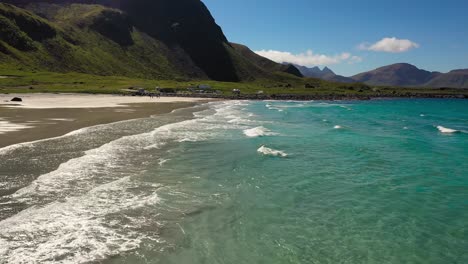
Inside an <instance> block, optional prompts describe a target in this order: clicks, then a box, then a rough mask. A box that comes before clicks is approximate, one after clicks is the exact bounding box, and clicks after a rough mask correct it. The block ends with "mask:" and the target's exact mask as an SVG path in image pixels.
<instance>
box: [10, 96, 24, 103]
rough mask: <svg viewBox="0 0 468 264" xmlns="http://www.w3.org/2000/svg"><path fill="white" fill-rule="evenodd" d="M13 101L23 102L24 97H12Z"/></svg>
mask: <svg viewBox="0 0 468 264" xmlns="http://www.w3.org/2000/svg"><path fill="white" fill-rule="evenodd" d="M11 101H12V102H23V99H21V98H19V97H15V98H13V99H11Z"/></svg>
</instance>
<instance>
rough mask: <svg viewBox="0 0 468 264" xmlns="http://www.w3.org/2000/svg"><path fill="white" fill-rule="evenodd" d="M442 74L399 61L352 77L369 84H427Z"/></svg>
mask: <svg viewBox="0 0 468 264" xmlns="http://www.w3.org/2000/svg"><path fill="white" fill-rule="evenodd" d="M440 74H441V73H439V72H429V71H426V70H421V69H418V68H417V67H416V66H414V65H411V64H408V63H397V64H392V65H388V66H384V67H380V68H378V69H375V70H372V71H368V72H364V73H360V74H357V75H354V76H352V77H351V78H352V79H354V80H356V81H358V82H363V83H366V84H369V85H382V86H384V85H387V86H425V84H426V83H427V82H429V81H430V80H432V79H433V78H435V77H437V76H439V75H440Z"/></svg>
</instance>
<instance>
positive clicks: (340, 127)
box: [333, 125, 343, 129]
mask: <svg viewBox="0 0 468 264" xmlns="http://www.w3.org/2000/svg"><path fill="white" fill-rule="evenodd" d="M333 128H334V129H342V128H343V127H342V126H339V125H336V126H334V127H333Z"/></svg>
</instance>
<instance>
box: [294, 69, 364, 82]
mask: <svg viewBox="0 0 468 264" xmlns="http://www.w3.org/2000/svg"><path fill="white" fill-rule="evenodd" d="M295 66H296V68H298V69H299V71H300V72H301V73H302V75H304V76H305V77H312V78H318V79H323V80H327V81H333V82H343V83H353V82H356V81H355V80H353V79H351V78H348V77H344V76H341V75H336V74H335V73H334V72H333V71H332V70H330V69H329V68H328V67H325V68H323V69H322V70H321V69H320V68H319V67H317V66H315V67H313V68H308V67H305V66H300V65H295Z"/></svg>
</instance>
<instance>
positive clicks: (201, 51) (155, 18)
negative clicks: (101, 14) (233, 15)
mask: <svg viewBox="0 0 468 264" xmlns="http://www.w3.org/2000/svg"><path fill="white" fill-rule="evenodd" d="M120 8H121V9H122V10H123V11H125V12H126V13H127V14H128V15H129V18H130V19H131V21H132V22H133V24H134V25H135V26H136V27H137V28H138V29H140V30H143V31H144V32H146V33H147V34H149V35H151V36H152V37H154V38H157V39H160V40H162V41H164V42H165V43H167V44H168V45H169V46H176V45H178V46H180V47H181V48H182V49H184V50H185V52H187V53H188V54H189V56H190V57H191V58H192V60H193V61H194V62H195V64H197V66H199V67H200V68H201V69H203V71H204V72H205V73H206V74H207V75H208V77H210V78H211V79H214V80H220V81H239V77H238V76H237V74H236V71H235V69H234V66H233V63H232V58H231V57H230V54H229V52H228V50H227V48H228V47H229V44H228V41H227V39H226V37H225V36H224V33H223V32H222V30H221V28H220V27H219V26H218V25H217V24H216V23H215V20H214V19H213V17H212V16H211V14H210V12H209V11H208V9H207V8H206V6H205V5H204V4H203V3H202V2H201V1H199V0H123V1H121V4H120Z"/></svg>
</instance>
